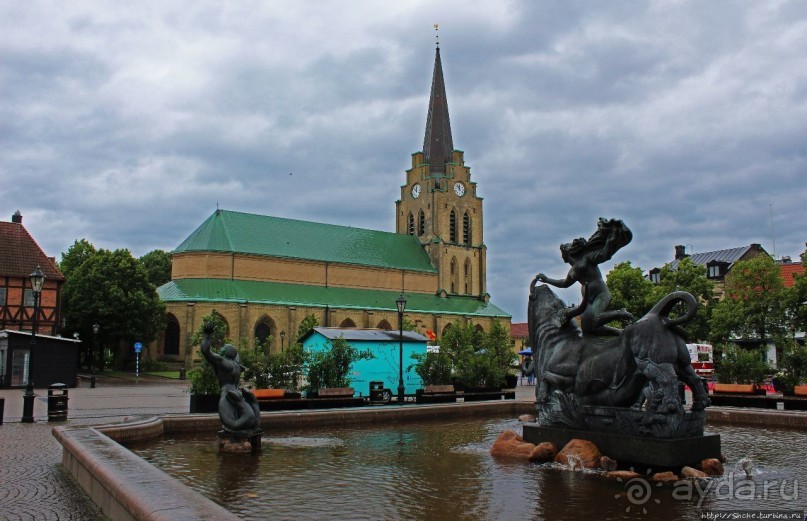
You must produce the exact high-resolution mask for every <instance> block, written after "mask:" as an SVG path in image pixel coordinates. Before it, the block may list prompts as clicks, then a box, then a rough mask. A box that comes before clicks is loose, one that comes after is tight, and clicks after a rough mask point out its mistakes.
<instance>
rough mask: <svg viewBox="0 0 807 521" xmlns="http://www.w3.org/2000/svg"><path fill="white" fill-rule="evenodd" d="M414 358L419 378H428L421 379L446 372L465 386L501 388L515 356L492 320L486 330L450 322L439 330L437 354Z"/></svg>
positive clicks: (505, 334) (507, 338) (506, 337)
mask: <svg viewBox="0 0 807 521" xmlns="http://www.w3.org/2000/svg"><path fill="white" fill-rule="evenodd" d="M415 359H416V363H415V372H417V373H418V375H419V376H420V377H421V378H423V377H424V375H426V376H427V377H428V378H424V382H425V381H427V380H429V379H437V378H444V377H445V375H446V372H448V373H449V374H450V375H451V377H452V378H454V379H456V380H458V381H459V382H460V383H462V384H463V385H465V386H466V387H501V386H502V385H503V384H504V383H505V376H506V375H507V374H509V373H510V370H511V368H512V367H513V364H514V363H515V360H516V355H515V353H513V351H512V349H511V348H510V334H509V332H508V331H507V329H506V328H505V327H504V326H503V325H502V324H501V322H498V321H494V322H493V323H492V325H491V328H490V331H489V332H488V333H484V332H482V331H480V330H478V329H477V328H476V326H474V325H473V324H470V323H467V324H461V323H459V322H454V323H453V324H452V326H451V327H450V328H446V329H444V330H443V337H442V339H441V340H440V354H439V356H436V354H434V353H430V354H427V355H426V356H422V355H421V356H420V357H415ZM441 383H448V382H445V381H443V382H441Z"/></svg>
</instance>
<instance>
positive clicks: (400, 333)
mask: <svg viewBox="0 0 807 521" xmlns="http://www.w3.org/2000/svg"><path fill="white" fill-rule="evenodd" d="M395 305H397V306H398V340H399V345H398V354H399V355H400V357H399V360H398V405H403V403H404V382H403V314H404V310H405V309H406V297H404V295H403V293H401V296H400V297H398V300H396V301H395Z"/></svg>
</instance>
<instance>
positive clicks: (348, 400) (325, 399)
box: [306, 387, 365, 409]
mask: <svg viewBox="0 0 807 521" xmlns="http://www.w3.org/2000/svg"><path fill="white" fill-rule="evenodd" d="M354 394H356V391H355V389H353V388H352V387H323V388H322V389H319V390H318V391H317V393H316V395H314V396H312V397H311V398H306V400H307V401H308V408H309V409H333V408H335V407H359V406H362V405H365V400H364V398H361V397H354V396H353V395H354Z"/></svg>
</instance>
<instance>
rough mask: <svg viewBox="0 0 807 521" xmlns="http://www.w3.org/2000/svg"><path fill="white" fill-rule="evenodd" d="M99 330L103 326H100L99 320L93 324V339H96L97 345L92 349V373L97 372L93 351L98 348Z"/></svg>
mask: <svg viewBox="0 0 807 521" xmlns="http://www.w3.org/2000/svg"><path fill="white" fill-rule="evenodd" d="M99 331H101V326H99V325H98V322H96V323H95V324H93V325H92V333H93V339H94V344H95V346H94V349H90V372H91V373H94V372H95V368H94V366H93V359H92V358H93V357H92V352H93V351H94V350H95V349H98V332H99ZM102 360H103V358H102Z"/></svg>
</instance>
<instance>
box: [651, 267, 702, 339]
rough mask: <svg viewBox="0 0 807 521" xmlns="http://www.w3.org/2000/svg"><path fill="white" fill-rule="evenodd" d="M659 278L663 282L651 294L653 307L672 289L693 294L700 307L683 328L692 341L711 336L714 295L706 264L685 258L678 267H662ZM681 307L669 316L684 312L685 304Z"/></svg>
mask: <svg viewBox="0 0 807 521" xmlns="http://www.w3.org/2000/svg"><path fill="white" fill-rule="evenodd" d="M659 277H660V281H659V283H658V284H657V285H656V286H655V288H654V289H653V294H652V295H651V307H652V305H654V304H655V303H656V302H658V301H659V300H661V299H662V298H664V296H665V295H667V294H669V293H672V292H673V291H686V292H688V293H690V294H692V295H693V296H694V297H695V298H696V299H697V300H698V310H697V312H696V313H695V317H694V318H693V319H692V320H691V321H689V322H688V323H687V324H685V325H684V327H685V328H686V330H687V332H688V333H689V336H690V338H691V339H693V340H705V339H707V338H709V320H710V319H711V316H712V309H713V308H714V304H715V295H714V282H712V281H711V280H709V278H708V277H707V276H706V266H696V265H695V264H694V263H693V262H692V259H690V258H688V257H686V258H684V259H681V261H680V262H679V263H678V266H677V267H676V269H675V270H672V269H670V267H669V266H664V267H663V268H661V272H660V273H659ZM679 306H680V307H681V309H680V310H679V309H673V310H672V312H671V313H670V316H672V317H676V316H678V315H679V314H680V313H684V312H685V310H684V306H683V304H679ZM637 318H638V317H637Z"/></svg>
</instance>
